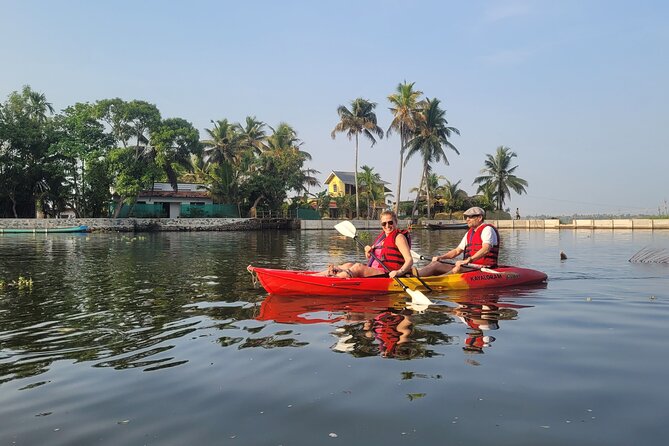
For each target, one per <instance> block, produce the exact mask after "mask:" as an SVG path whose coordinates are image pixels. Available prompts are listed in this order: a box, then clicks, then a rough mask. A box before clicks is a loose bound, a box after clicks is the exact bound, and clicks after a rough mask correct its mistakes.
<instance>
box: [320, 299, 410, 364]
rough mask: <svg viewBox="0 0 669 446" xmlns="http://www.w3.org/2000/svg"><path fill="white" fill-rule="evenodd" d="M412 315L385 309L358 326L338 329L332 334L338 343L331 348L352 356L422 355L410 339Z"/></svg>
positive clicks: (394, 356)
mask: <svg viewBox="0 0 669 446" xmlns="http://www.w3.org/2000/svg"><path fill="white" fill-rule="evenodd" d="M412 313H413V312H412V311H411V310H409V309H403V310H398V309H396V308H389V309H387V310H386V311H383V312H381V313H379V314H377V315H375V316H374V317H372V318H370V319H367V320H365V321H363V322H362V324H355V326H349V327H347V328H346V329H345V328H339V329H337V332H336V333H335V334H336V335H337V336H338V337H339V340H338V341H337V344H335V345H334V346H333V347H332V349H333V350H335V351H339V352H346V353H352V354H354V355H356V356H371V355H376V354H378V355H381V356H383V357H384V358H397V359H410V358H412V357H417V356H423V355H422V354H421V351H422V349H421V348H420V347H419V346H418V345H417V343H416V342H415V341H413V340H412V339H411V333H412V332H413V322H412V320H411V315H412ZM370 341H371V342H370Z"/></svg>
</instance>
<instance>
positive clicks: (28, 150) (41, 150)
mask: <svg viewBox="0 0 669 446" xmlns="http://www.w3.org/2000/svg"><path fill="white" fill-rule="evenodd" d="M52 113H53V107H52V106H51V104H50V103H49V102H47V100H46V97H45V96H44V94H42V93H39V92H36V91H34V90H32V89H31V88H30V87H29V86H25V87H23V89H22V90H21V92H17V91H15V92H12V93H11V94H10V95H9V96H8V98H7V101H6V102H5V103H4V104H2V105H0V215H12V216H13V217H34V216H35V212H36V210H37V208H40V209H42V208H44V206H43V204H44V203H45V201H44V200H45V199H49V197H51V198H53V197H55V196H56V195H54V194H55V193H56V191H55V190H53V189H52V186H53V187H55V188H57V189H58V193H57V194H60V193H61V192H62V191H61V190H60V189H61V188H60V185H59V181H62V180H63V179H64V178H63V177H64V173H63V169H62V166H60V165H58V160H57V159H54V155H53V153H52V152H51V151H50V147H51V145H52V144H54V143H55V141H56V132H55V131H54V126H53V119H52V118H51V116H50V115H51V114H52ZM54 176H57V178H55V177H54ZM57 201H60V200H57Z"/></svg>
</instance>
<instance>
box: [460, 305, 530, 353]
mask: <svg viewBox="0 0 669 446" xmlns="http://www.w3.org/2000/svg"><path fill="white" fill-rule="evenodd" d="M453 314H454V315H455V316H456V317H457V318H458V319H460V320H461V321H462V322H464V323H465V324H466V325H467V327H468V330H467V338H466V339H465V342H464V346H463V347H462V349H463V350H464V351H465V352H466V353H483V349H484V348H485V347H490V345H491V344H492V343H493V342H495V337H494V336H491V335H489V334H488V333H489V332H490V331H493V330H499V321H500V320H502V319H515V318H516V316H517V315H518V312H517V311H516V310H512V309H510V308H500V307H499V306H497V305H495V303H492V302H489V303H484V304H483V303H473V302H460V303H458V306H457V307H456V308H454V309H453Z"/></svg>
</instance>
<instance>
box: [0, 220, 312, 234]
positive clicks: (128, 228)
mask: <svg viewBox="0 0 669 446" xmlns="http://www.w3.org/2000/svg"><path fill="white" fill-rule="evenodd" d="M80 225H85V226H88V227H89V228H90V230H91V231H94V232H95V231H113V232H161V231H256V230H260V229H299V223H298V222H297V220H293V219H286V218H266V219H265V218H68V219H58V218H49V219H43V218H2V219H0V228H2V229H35V228H37V229H53V228H67V227H71V226H80Z"/></svg>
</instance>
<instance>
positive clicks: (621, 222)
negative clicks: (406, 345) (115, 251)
mask: <svg viewBox="0 0 669 446" xmlns="http://www.w3.org/2000/svg"><path fill="white" fill-rule="evenodd" d="M340 221H341V220H296V219H290V218H68V219H43V218H18V219H14V218H3V219H0V229H23V230H31V229H54V228H66V227H71V226H80V225H86V226H88V227H89V228H90V230H91V231H92V232H97V231H102V232H104V231H112V232H177V231H258V230H262V229H301V230H303V231H308V230H334V226H335V225H336V224H337V223H339V222H340ZM351 221H352V223H353V224H354V225H355V227H356V228H358V229H363V230H376V229H378V226H379V225H378V222H377V221H376V220H351ZM487 221H488V222H489V223H492V224H493V225H495V226H497V227H498V228H499V229H528V230H529V229H541V230H551V229H605V230H615V229H646V230H647V229H650V230H669V219H610V220H590V219H584V220H572V221H571V222H569V223H560V220H557V219H552V220H487ZM439 223H442V224H449V223H461V221H451V220H423V221H421V224H420V225H414V226H413V227H414V228H415V229H427V227H428V226H427V225H428V224H439ZM410 224H411V221H410V220H402V221H401V222H400V226H402V227H409V225H410ZM460 231H461V229H460Z"/></svg>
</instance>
